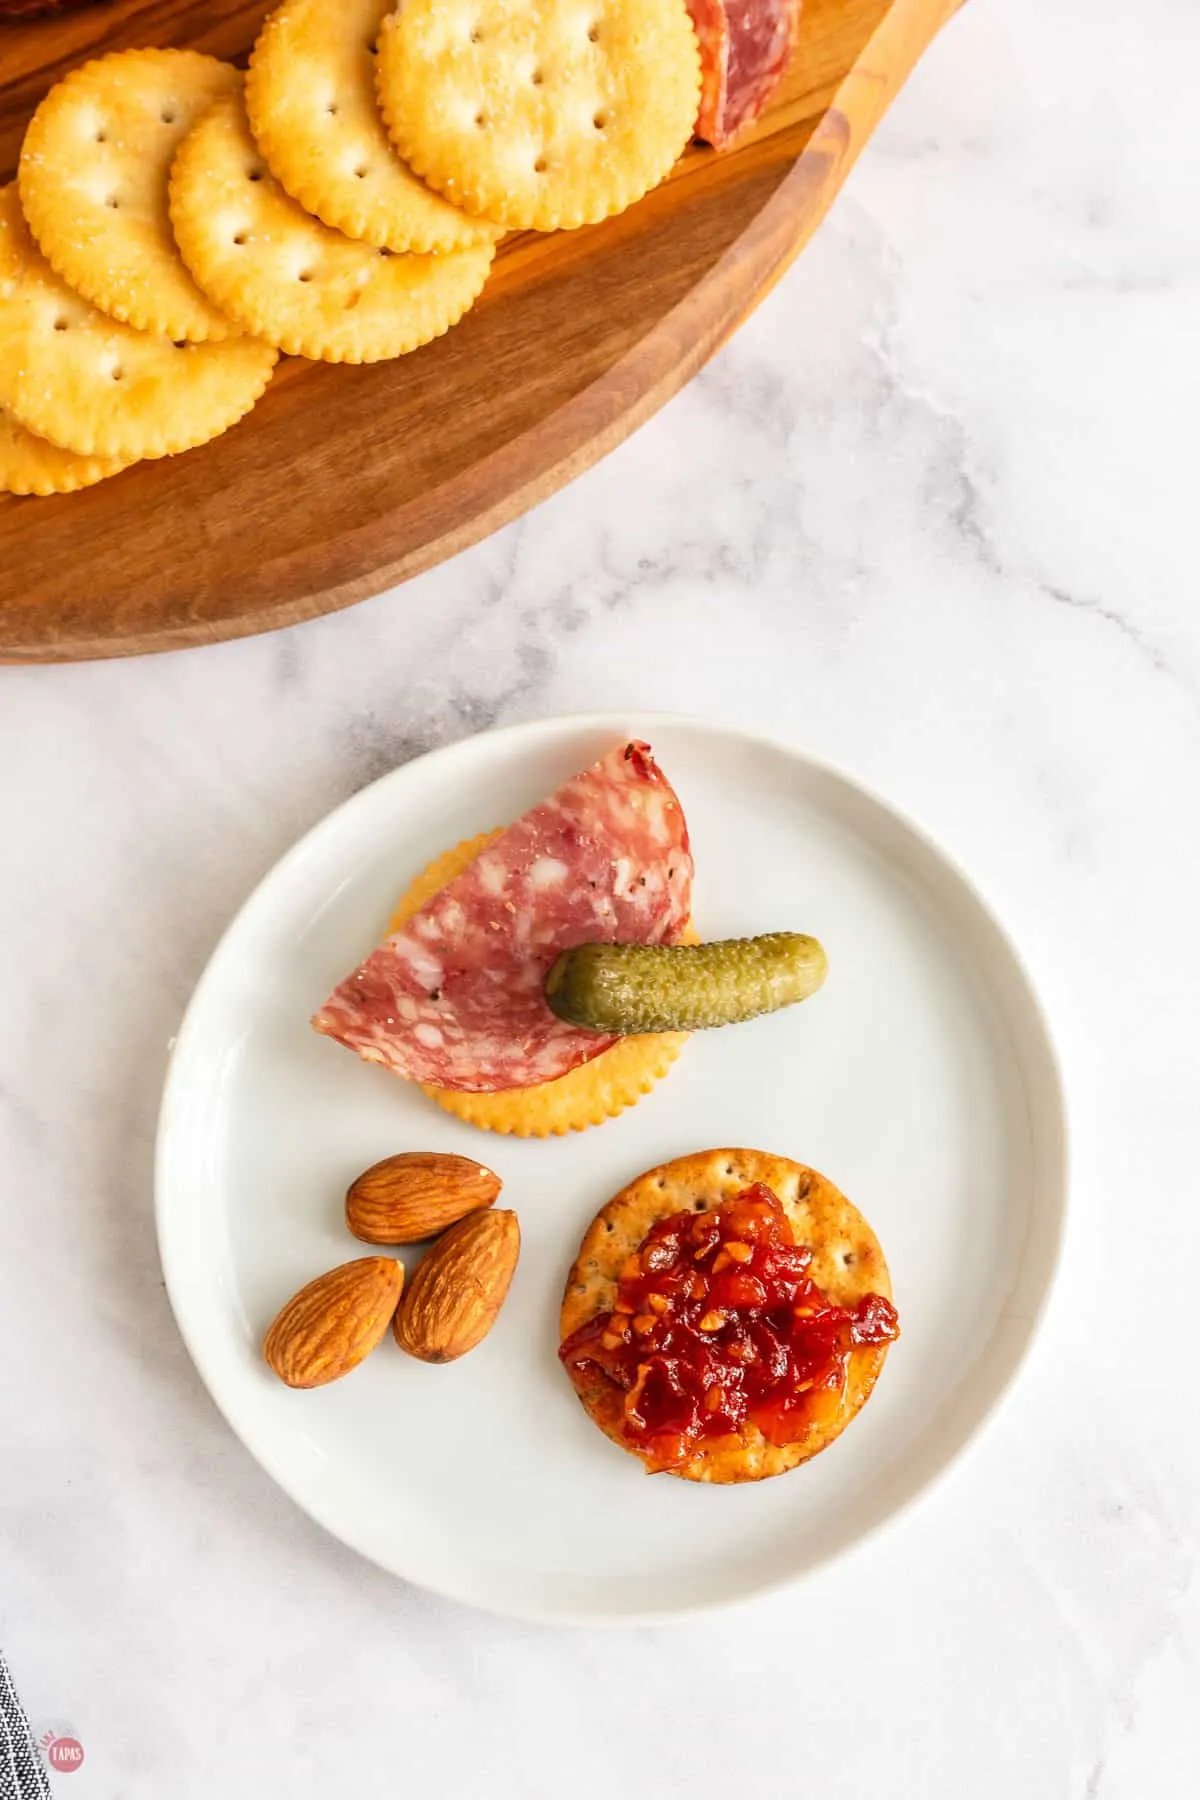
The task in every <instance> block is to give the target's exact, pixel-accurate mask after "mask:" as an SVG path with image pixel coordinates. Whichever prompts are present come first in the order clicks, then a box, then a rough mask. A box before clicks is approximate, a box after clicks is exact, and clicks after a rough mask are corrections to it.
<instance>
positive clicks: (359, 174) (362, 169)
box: [354, 163, 370, 181]
mask: <svg viewBox="0 0 1200 1800" xmlns="http://www.w3.org/2000/svg"><path fill="white" fill-rule="evenodd" d="M369 173H370V171H369V170H368V168H367V165H366V163H359V165H358V167H357V169H355V171H354V174H355V178H356V179H357V180H358V181H363V180H365V179H366V177H367V175H368V174H369Z"/></svg>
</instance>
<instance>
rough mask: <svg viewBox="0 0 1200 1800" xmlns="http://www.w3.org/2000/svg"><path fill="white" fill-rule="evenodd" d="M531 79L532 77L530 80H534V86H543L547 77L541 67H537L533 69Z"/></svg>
mask: <svg viewBox="0 0 1200 1800" xmlns="http://www.w3.org/2000/svg"><path fill="white" fill-rule="evenodd" d="M529 79H530V81H532V83H533V85H534V87H541V85H542V83H543V81H545V79H546V77H545V76H544V75H543V74H542V71H541V70H540V69H535V70H534V71H533V74H532V75H531V76H530V77H529Z"/></svg>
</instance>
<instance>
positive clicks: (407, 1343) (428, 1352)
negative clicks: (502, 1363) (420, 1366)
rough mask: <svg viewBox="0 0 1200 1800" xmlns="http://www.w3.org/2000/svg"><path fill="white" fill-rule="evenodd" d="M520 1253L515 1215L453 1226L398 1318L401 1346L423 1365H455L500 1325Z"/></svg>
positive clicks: (474, 1218)
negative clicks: (502, 1307) (501, 1310)
mask: <svg viewBox="0 0 1200 1800" xmlns="http://www.w3.org/2000/svg"><path fill="white" fill-rule="evenodd" d="M520 1253H521V1229H520V1226H519V1225H518V1224H517V1215H516V1213H514V1212H476V1213H471V1214H469V1215H468V1217H467V1218H465V1219H461V1220H460V1221H459V1223H458V1224H457V1225H452V1226H451V1228H450V1230H449V1231H448V1232H446V1234H445V1236H444V1237H440V1238H439V1239H438V1241H437V1243H436V1244H435V1245H434V1246H433V1248H432V1250H430V1251H429V1253H428V1255H427V1256H425V1257H424V1259H423V1260H422V1261H421V1262H420V1263H419V1264H418V1265H417V1272H416V1274H415V1275H414V1276H413V1278H412V1280H411V1281H410V1282H409V1285H408V1292H407V1294H406V1295H405V1296H404V1303H403V1305H402V1306H401V1307H400V1310H399V1312H398V1313H397V1314H396V1322H395V1324H394V1326H393V1328H392V1329H393V1330H394V1332H395V1334H396V1342H397V1343H398V1344H399V1346H400V1348H401V1349H402V1350H407V1351H408V1353H409V1355H410V1356H417V1357H419V1358H420V1359H421V1361H422V1362H431V1363H445V1362H453V1361H454V1359H455V1357H457V1356H465V1355H466V1353H467V1351H468V1350H473V1349H474V1348H475V1346H476V1344H477V1343H479V1341H480V1339H481V1338H485V1337H486V1336H487V1334H488V1332H489V1331H490V1330H491V1329H492V1326H493V1325H494V1324H495V1322H496V1315H497V1313H498V1312H499V1311H500V1308H501V1306H502V1305H503V1304H504V1296H505V1295H506V1294H507V1292H508V1284H509V1282H510V1281H511V1280H512V1278H513V1270H514V1269H515V1268H516V1266H517V1257H518V1256H519V1255H520Z"/></svg>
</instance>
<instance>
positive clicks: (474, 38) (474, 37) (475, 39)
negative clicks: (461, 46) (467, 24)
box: [471, 25, 483, 44]
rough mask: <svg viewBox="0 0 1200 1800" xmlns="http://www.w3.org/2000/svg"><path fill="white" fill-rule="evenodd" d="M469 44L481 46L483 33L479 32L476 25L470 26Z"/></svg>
mask: <svg viewBox="0 0 1200 1800" xmlns="http://www.w3.org/2000/svg"><path fill="white" fill-rule="evenodd" d="M471 42H472V43H473V44H482V42H483V33H482V31H480V29H479V27H478V25H472V27H471Z"/></svg>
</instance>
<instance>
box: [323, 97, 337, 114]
mask: <svg viewBox="0 0 1200 1800" xmlns="http://www.w3.org/2000/svg"><path fill="white" fill-rule="evenodd" d="M325 111H326V112H327V113H330V114H332V113H335V112H336V111H337V101H336V100H331V101H330V102H329V105H328V106H327V107H326V108H325Z"/></svg>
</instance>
